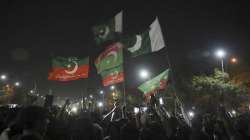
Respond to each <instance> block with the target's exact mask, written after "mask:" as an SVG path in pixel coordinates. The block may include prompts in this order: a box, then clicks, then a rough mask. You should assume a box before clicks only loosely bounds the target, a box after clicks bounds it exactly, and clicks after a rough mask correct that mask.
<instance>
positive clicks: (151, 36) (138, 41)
mask: <svg viewBox="0 0 250 140" xmlns="http://www.w3.org/2000/svg"><path fill="white" fill-rule="evenodd" d="M123 43H124V44H125V45H126V46H127V47H128V51H129V52H131V54H132V57H136V56H139V55H142V54H147V53H150V52H156V51H159V50H161V49H162V48H164V47H165V42H164V39H163V35H162V31H161V26H160V24H159V21H158V19H157V18H156V19H155V21H154V22H153V23H152V24H151V25H150V28H149V30H147V31H145V32H143V33H141V34H137V35H134V36H132V37H128V39H126V40H124V42H123Z"/></svg>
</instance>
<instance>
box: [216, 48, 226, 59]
mask: <svg viewBox="0 0 250 140" xmlns="http://www.w3.org/2000/svg"><path fill="white" fill-rule="evenodd" d="M215 54H216V56H217V57H219V58H223V57H225V55H226V52H225V51H224V50H221V49H220V50H217V51H216V52H215Z"/></svg>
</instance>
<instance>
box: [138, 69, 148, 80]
mask: <svg viewBox="0 0 250 140" xmlns="http://www.w3.org/2000/svg"><path fill="white" fill-rule="evenodd" d="M139 75H140V77H141V78H142V79H147V78H148V77H149V73H148V71H147V70H146V69H142V70H140V72H139Z"/></svg>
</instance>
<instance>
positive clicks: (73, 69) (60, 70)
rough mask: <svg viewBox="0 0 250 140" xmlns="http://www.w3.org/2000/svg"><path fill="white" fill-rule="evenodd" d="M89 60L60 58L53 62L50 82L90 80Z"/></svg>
mask: <svg viewBox="0 0 250 140" xmlns="http://www.w3.org/2000/svg"><path fill="white" fill-rule="evenodd" d="M88 72H89V58H88V57H87V58H85V59H78V58H76V57H69V58H63V57H58V58H55V59H53V60H52V71H51V72H50V73H49V77H48V80H56V81H71V80H77V79H80V78H88Z"/></svg>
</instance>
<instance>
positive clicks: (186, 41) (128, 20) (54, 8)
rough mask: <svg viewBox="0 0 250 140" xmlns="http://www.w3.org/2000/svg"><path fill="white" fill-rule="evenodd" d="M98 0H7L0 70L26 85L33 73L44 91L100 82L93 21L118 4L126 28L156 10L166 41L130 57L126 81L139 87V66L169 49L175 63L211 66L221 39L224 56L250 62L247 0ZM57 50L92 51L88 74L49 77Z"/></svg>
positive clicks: (73, 91)
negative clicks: (77, 77) (162, 0)
mask: <svg viewBox="0 0 250 140" xmlns="http://www.w3.org/2000/svg"><path fill="white" fill-rule="evenodd" d="M94 1H95V0H92V1H91V2H87V1H85V0H74V1H69V0H41V1H39V0H36V1H35V0H8V6H7V8H6V7H5V8H6V9H7V11H8V13H7V15H2V14H1V16H2V18H1V19H2V20H1V24H0V25H1V26H0V29H1V39H0V46H1V51H0V64H1V67H0V73H7V74H9V76H10V79H11V80H20V81H22V82H23V86H24V87H25V88H32V86H33V84H32V83H33V82H34V81H36V82H37V84H38V89H39V92H40V93H41V94H46V93H47V92H48V90H49V89H52V90H53V91H54V93H55V94H56V95H61V96H79V95H80V93H85V92H86V89H87V87H88V88H93V89H99V88H101V80H100V77H99V76H97V75H96V69H95V68H94V66H93V61H94V59H95V58H96V56H97V55H98V53H100V52H101V51H102V49H103V48H101V47H99V46H96V45H95V43H94V40H93V35H92V33H91V27H92V26H93V25H96V24H98V23H100V22H104V21H106V20H108V19H110V18H112V17H113V16H114V15H115V14H116V13H118V12H119V11H121V10H123V14H124V18H123V21H124V22H123V24H124V28H123V30H124V34H131V33H138V32H141V31H144V30H145V29H146V28H147V27H148V26H149V25H150V24H151V22H152V21H153V20H154V18H155V17H156V16H158V18H159V21H160V24H161V26H162V30H163V34H164V37H165V42H166V44H167V47H166V48H165V49H163V50H161V51H160V52H157V53H154V54H148V55H144V56H140V57H137V58H135V59H132V58H126V59H125V60H126V62H125V64H126V68H125V70H126V74H127V77H126V81H127V82H126V86H127V88H135V87H136V86H138V85H139V84H140V83H141V82H142V81H141V80H140V79H139V78H136V77H138V76H136V75H137V71H138V69H139V68H147V69H149V70H150V72H151V73H152V75H151V76H155V75H156V74H157V73H159V72H161V71H163V70H164V69H165V68H167V67H168V63H167V59H166V58H167V57H166V55H168V56H169V58H170V62H171V64H172V65H173V67H174V68H175V69H176V71H181V70H183V71H187V70H189V71H191V72H192V73H194V74H196V73H209V72H211V71H213V68H214V67H216V66H218V65H219V62H218V60H217V59H215V58H214V54H213V51H214V50H215V48H218V47H219V48H224V49H225V50H227V51H228V53H229V55H228V57H227V59H229V57H230V56H237V57H238V58H240V60H241V62H242V63H243V62H244V64H245V63H248V64H249V62H248V61H250V55H249V52H250V16H249V13H250V6H249V4H248V3H242V2H239V1H233V0H232V1H231V0H220V1H218V0H207V1H205V0H202V1H200V0H197V1H194V0H191V1H187V0H182V1H181V0H175V1H170V0H169V1H165V3H157V1H154V2H151V3H145V2H143V3H141V2H137V3H135V2H128V1H124V2H122V1H121V2H120V1H114V2H110V1H102V0H98V1H95V2H94ZM4 13H6V12H4ZM6 19H7V20H6ZM6 21H7V24H6ZM6 25H7V26H6ZM6 35H7V36H6ZM53 56H65V57H69V56H77V57H87V56H90V58H91V59H92V60H91V69H90V78H89V79H83V80H78V81H73V82H67V83H59V82H54V81H48V80H47V75H48V70H49V68H50V62H51V58H52V57H53ZM245 65H246V64H245ZM93 92H94V91H93Z"/></svg>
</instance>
